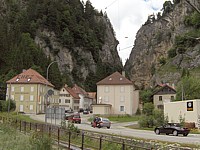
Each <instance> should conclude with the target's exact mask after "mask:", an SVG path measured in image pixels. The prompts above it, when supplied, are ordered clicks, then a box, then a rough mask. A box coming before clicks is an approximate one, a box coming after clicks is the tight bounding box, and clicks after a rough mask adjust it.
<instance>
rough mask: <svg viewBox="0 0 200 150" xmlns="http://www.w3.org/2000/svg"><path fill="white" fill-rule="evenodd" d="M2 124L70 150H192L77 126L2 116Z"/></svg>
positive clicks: (0, 120)
mask: <svg viewBox="0 0 200 150" xmlns="http://www.w3.org/2000/svg"><path fill="white" fill-rule="evenodd" d="M0 122H1V123H10V124H11V125H12V126H13V127H14V128H16V129H17V130H19V131H20V132H23V133H24V134H29V133H33V132H40V133H41V134H47V135H48V136H49V137H50V138H52V139H53V140H54V141H55V142H56V144H57V145H58V146H62V147H65V148H66V149H69V150H72V149H76V150H78V149H80V150H86V149H87V150H161V149H162V150H191V149H190V148H181V147H177V146H169V145H168V146H162V145H160V144H158V143H155V142H145V141H143V140H136V139H131V138H122V137H117V136H114V135H113V136H112V135H106V134H104V135H103V134H99V133H94V132H89V131H84V130H78V129H77V128H76V127H75V126H74V127H75V129H77V130H76V131H70V130H68V129H64V128H62V127H59V126H55V125H50V124H42V123H31V122H26V121H22V120H17V119H11V118H5V117H1V116H0ZM72 126H73V124H72Z"/></svg>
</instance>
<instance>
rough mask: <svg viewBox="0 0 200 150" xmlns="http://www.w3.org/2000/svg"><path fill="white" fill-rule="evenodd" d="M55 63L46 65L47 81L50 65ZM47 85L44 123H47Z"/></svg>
mask: <svg viewBox="0 0 200 150" xmlns="http://www.w3.org/2000/svg"><path fill="white" fill-rule="evenodd" d="M56 62H58V61H57V60H55V61H52V62H51V63H50V64H49V65H48V67H47V75H46V79H47V81H48V80H49V76H48V75H49V68H50V67H51V65H52V64H53V63H56ZM47 92H48V91H47V83H46V109H45V123H47V100H48V96H47V95H48V94H47Z"/></svg>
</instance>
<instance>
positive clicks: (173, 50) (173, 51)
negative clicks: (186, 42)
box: [167, 48, 177, 58]
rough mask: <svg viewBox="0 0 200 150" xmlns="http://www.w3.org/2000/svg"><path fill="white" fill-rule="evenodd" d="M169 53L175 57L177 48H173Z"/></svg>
mask: <svg viewBox="0 0 200 150" xmlns="http://www.w3.org/2000/svg"><path fill="white" fill-rule="evenodd" d="M167 53H168V58H174V57H175V56H176V55H177V54H176V49H175V48H171V49H170V50H169V51H168V52H167Z"/></svg>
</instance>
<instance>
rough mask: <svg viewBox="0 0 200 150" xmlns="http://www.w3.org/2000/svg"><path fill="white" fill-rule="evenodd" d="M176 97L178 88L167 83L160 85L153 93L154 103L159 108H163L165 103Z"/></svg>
mask: <svg viewBox="0 0 200 150" xmlns="http://www.w3.org/2000/svg"><path fill="white" fill-rule="evenodd" d="M174 99H176V90H175V89H174V88H173V87H171V86H169V85H167V84H162V85H158V86H157V87H156V90H155V92H154V93H153V104H154V106H155V108H158V109H163V107H164V103H166V102H171V101H173V100H174Z"/></svg>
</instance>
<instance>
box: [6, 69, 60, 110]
mask: <svg viewBox="0 0 200 150" xmlns="http://www.w3.org/2000/svg"><path fill="white" fill-rule="evenodd" d="M6 83H7V92H6V99H7V100H8V99H13V100H14V101H15V102H16V111H17V112H23V113H28V114H38V113H44V112H45V108H46V107H47V106H49V105H50V106H52V105H57V104H58V98H59V91H58V90H55V89H54V85H52V84H51V83H50V82H48V81H47V80H46V79H45V78H44V77H43V76H41V75H40V74H39V73H38V72H36V71H35V70H33V69H28V70H23V72H22V73H21V74H18V75H17V76H15V77H14V78H12V79H10V80H8V81H7V82H6Z"/></svg>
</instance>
